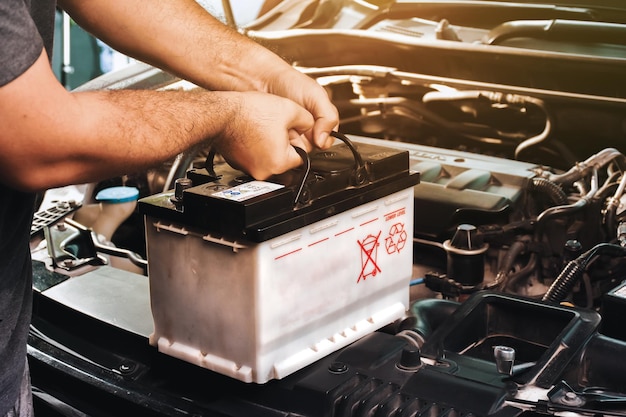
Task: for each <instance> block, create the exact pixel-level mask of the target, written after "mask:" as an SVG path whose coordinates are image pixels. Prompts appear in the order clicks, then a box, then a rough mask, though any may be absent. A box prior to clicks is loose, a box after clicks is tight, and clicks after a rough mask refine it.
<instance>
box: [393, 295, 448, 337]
mask: <svg viewBox="0 0 626 417" xmlns="http://www.w3.org/2000/svg"><path fill="white" fill-rule="evenodd" d="M459 305H460V303H458V302H457V301H452V300H444V299H438V298H426V299H423V300H418V301H415V302H414V303H413V304H412V305H411V316H410V318H409V319H407V320H405V321H404V322H403V324H402V329H401V330H412V331H414V332H415V333H417V334H418V335H419V336H420V337H421V338H422V340H426V339H427V338H428V336H430V335H431V334H432V332H433V331H434V330H435V329H437V328H438V327H439V326H440V325H441V324H442V323H443V322H444V321H445V320H446V319H447V318H448V317H450V316H451V315H452V313H454V312H455V311H456V309H457V308H458V307H459Z"/></svg>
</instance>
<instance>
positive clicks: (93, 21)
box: [59, 0, 290, 92]
mask: <svg viewBox="0 0 626 417" xmlns="http://www.w3.org/2000/svg"><path fill="white" fill-rule="evenodd" d="M59 3H60V4H61V5H62V7H64V8H65V9H66V10H67V11H68V12H69V13H70V14H71V15H72V17H73V18H74V19H75V20H76V21H77V22H78V23H79V24H81V25H82V26H84V27H85V28H87V29H88V30H89V31H91V32H92V33H93V34H94V35H96V36H97V37H99V38H101V39H102V40H104V41H105V42H107V43H109V44H110V45H111V46H113V47H114V48H116V49H118V50H120V51H121V52H124V53H126V54H128V55H130V56H133V57H136V58H138V59H140V60H142V61H144V62H148V63H150V64H152V65H155V66H157V67H159V68H162V69H165V70H167V71H169V72H171V73H173V74H175V75H178V76H180V77H182V78H185V79H187V80H190V81H192V82H194V83H196V84H197V85H200V86H203V87H205V88H209V89H216V90H236V91H265V92H271V91H268V86H267V84H266V82H267V80H271V79H274V75H275V74H280V73H281V72H285V71H289V70H290V66H289V65H288V64H287V63H286V62H284V61H283V60H282V59H280V58H279V57H278V56H276V55H275V54H273V53H272V52H270V51H269V50H267V49H265V48H263V47H261V46H260V45H258V44H256V43H255V42H253V41H252V40H250V39H249V38H247V37H245V36H243V35H241V34H239V33H238V32H236V31H235V30H233V29H231V28H229V27H227V26H226V25H224V24H222V23H221V22H220V21H218V20H216V19H215V18H214V17H213V16H211V15H210V14H209V13H208V12H207V11H205V10H204V9H203V8H202V7H201V6H200V5H198V4H197V3H196V2H195V1H193V0H168V1H163V2H159V3H158V7H146V4H145V3H146V2H145V1H141V0H128V1H124V2H111V1H108V0H93V1H89V2H84V1H80V0H61V1H60V2H59Z"/></svg>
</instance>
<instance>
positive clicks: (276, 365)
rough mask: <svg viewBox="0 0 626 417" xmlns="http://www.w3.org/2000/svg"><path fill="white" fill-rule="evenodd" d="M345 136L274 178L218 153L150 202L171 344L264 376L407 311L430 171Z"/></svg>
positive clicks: (289, 369)
mask: <svg viewBox="0 0 626 417" xmlns="http://www.w3.org/2000/svg"><path fill="white" fill-rule="evenodd" d="M340 137H341V138H342V140H343V143H340V142H338V143H336V144H335V145H334V146H333V147H331V148H329V149H328V150H318V151H314V152H311V153H310V154H309V155H307V154H306V153H304V152H303V151H300V152H299V153H300V155H301V156H302V157H303V164H302V167H300V168H298V169H294V170H292V171H289V172H287V173H285V174H282V175H280V176H276V177H272V178H270V179H268V180H266V181H255V180H253V179H252V178H250V177H248V176H246V175H245V174H244V173H242V172H240V171H237V170H235V169H233V168H231V167H229V166H228V165H227V164H225V163H220V164H214V163H213V161H212V159H213V156H212V155H210V157H209V158H207V163H206V165H205V168H197V169H192V170H190V171H189V172H188V173H187V176H186V178H184V179H182V180H181V181H178V183H177V188H176V189H175V190H172V191H170V192H165V193H161V194H157V195H154V196H150V197H147V198H144V199H141V200H140V201H139V210H140V212H141V213H142V214H143V215H144V218H145V228H146V239H147V259H148V276H149V282H150V298H151V309H152V316H153V321H154V332H153V334H152V335H151V336H150V343H151V344H152V345H155V346H157V347H158V350H159V351H160V352H163V353H165V354H168V355H171V356H174V357H176V358H179V359H182V360H185V361H188V362H191V363H193V364H196V365H198V366H201V367H204V368H208V369H211V370H213V371H216V372H218V373H221V374H224V375H228V376H231V377H233V378H236V379H238V380H241V381H245V382H255V383H264V382H267V381H269V380H271V379H280V378H283V377H285V376H287V375H289V374H291V373H293V372H295V371H297V370H299V369H301V368H303V367H305V366H306V365H308V364H311V363H312V362H314V361H316V360H318V359H321V358H322V357H324V356H326V355H328V354H329V353H332V352H333V351H335V350H337V349H340V348H342V347H344V346H346V345H347V344H349V343H351V342H353V341H355V340H357V339H359V338H361V337H362V336H364V335H366V334H368V333H370V332H373V331H375V330H377V329H379V328H381V327H383V326H385V325H387V324H389V323H392V322H393V321H395V320H397V319H399V318H401V317H403V316H404V315H405V312H406V310H407V308H408V302H409V283H410V279H411V274H412V263H413V262H412V261H413V258H412V257H413V249H412V248H413V246H412V231H413V215H414V213H413V210H414V209H413V196H414V193H413V188H414V186H415V185H417V184H418V183H419V174H418V173H416V172H413V171H411V170H410V169H409V154H408V152H407V151H405V150H397V149H393V148H386V147H381V146H377V145H371V144H364V143H361V144H359V143H358V142H354V143H353V142H351V141H350V140H349V139H348V138H346V137H345V136H340ZM179 186H180V187H179Z"/></svg>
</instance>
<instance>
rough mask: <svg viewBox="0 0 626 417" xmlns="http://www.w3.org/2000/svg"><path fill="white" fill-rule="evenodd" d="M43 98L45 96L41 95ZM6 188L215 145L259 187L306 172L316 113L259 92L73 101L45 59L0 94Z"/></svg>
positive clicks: (93, 176)
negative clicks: (301, 152)
mask: <svg viewBox="0 0 626 417" xmlns="http://www.w3.org/2000/svg"><path fill="white" fill-rule="evenodd" d="M42 91H45V92H46V94H41V92H42ZM0 126H2V129H0V181H2V182H4V183H6V184H9V185H11V186H13V187H15V188H18V189H23V190H28V191H38V190H42V189H46V188H50V187H56V186H60V185H65V184H76V183H82V182H91V181H96V180H100V179H103V178H108V177H112V176H116V175H120V174H124V173H129V172H136V171H140V170H144V169H146V168H147V167H150V166H153V165H155V164H158V163H160V162H163V161H166V160H168V159H171V158H173V157H174V156H175V155H176V154H178V153H180V152H182V151H184V150H188V149H189V148H193V147H194V146H196V145H199V144H205V145H206V144H207V143H208V142H207V140H209V139H211V140H213V141H214V144H215V146H216V148H217V149H218V150H219V151H220V153H222V155H223V156H224V157H226V158H227V159H228V160H229V161H232V162H234V163H235V165H236V166H238V167H241V168H242V169H245V170H246V171H247V172H248V173H249V174H250V175H252V176H253V177H255V178H257V179H265V178H267V177H269V176H271V175H273V174H277V173H281V172H284V171H286V170H287V169H289V168H293V167H296V166H298V165H300V164H301V163H302V160H301V159H300V157H299V156H298V154H297V152H296V151H295V150H294V149H293V147H292V145H294V146H300V147H305V148H306V146H307V144H306V143H305V142H303V140H302V137H301V135H302V134H303V133H305V132H308V131H310V129H311V127H312V126H313V118H312V117H311V115H310V113H308V112H307V111H306V110H304V109H303V108H301V107H300V106H298V105H296V104H295V103H293V102H292V101H291V100H287V99H284V98H281V97H277V96H274V95H270V94H265V93H257V92H228V91H225V92H215V91H208V90H200V89H198V90H197V91H153V90H119V91H88V92H74V93H71V92H68V91H67V90H65V89H64V88H63V87H62V86H61V85H60V84H59V83H58V82H57V81H56V79H55V78H54V74H53V73H52V71H51V70H50V67H49V64H48V62H47V55H46V54H45V52H43V51H42V53H41V55H40V57H39V59H38V60H37V62H35V64H33V66H32V67H31V68H29V70H28V71H26V72H25V73H24V74H23V75H22V76H20V77H18V78H17V79H16V80H14V81H12V82H11V83H9V84H7V85H5V86H3V87H0Z"/></svg>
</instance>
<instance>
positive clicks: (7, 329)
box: [0, 0, 55, 416]
mask: <svg viewBox="0 0 626 417" xmlns="http://www.w3.org/2000/svg"><path fill="white" fill-rule="evenodd" d="M31 6H32V7H31ZM54 13H55V1H54V0H33V2H32V5H31V1H30V0H0V40H1V41H0V87H1V86H4V85H6V84H8V83H10V82H11V81H13V80H14V79H16V78H18V77H19V76H20V75H21V74H23V73H24V72H25V71H26V70H27V69H28V68H30V66H31V65H32V64H33V63H34V62H35V60H36V59H37V58H38V57H39V55H40V54H41V50H42V48H44V46H45V48H46V50H47V51H48V56H49V57H50V56H52V55H51V48H52V37H53V34H54ZM2 140H6V139H2ZM34 200H35V196H34V195H33V194H30V193H24V192H21V191H20V190H17V189H14V188H11V186H10V185H9V184H7V183H6V179H3V178H0V415H1V416H3V415H5V414H6V413H7V412H8V410H9V409H11V408H12V407H13V405H14V404H15V401H16V399H17V395H18V392H19V387H20V383H21V378H22V374H23V372H24V364H25V359H26V340H27V337H28V328H29V324H30V318H31V309H32V284H31V282H32V276H31V275H32V271H31V268H32V264H31V260H30V250H29V238H30V225H31V221H32V215H33V204H34Z"/></svg>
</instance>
